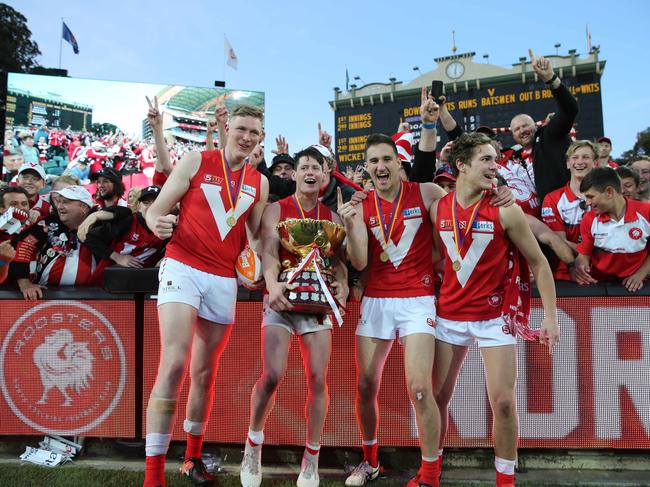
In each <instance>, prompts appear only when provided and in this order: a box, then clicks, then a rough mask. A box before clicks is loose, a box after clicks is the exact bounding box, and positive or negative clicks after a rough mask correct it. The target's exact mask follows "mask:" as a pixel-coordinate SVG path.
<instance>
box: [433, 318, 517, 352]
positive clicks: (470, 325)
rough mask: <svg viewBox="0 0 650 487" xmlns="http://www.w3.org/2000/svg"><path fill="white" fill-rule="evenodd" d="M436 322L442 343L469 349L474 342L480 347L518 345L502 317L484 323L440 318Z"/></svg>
mask: <svg viewBox="0 0 650 487" xmlns="http://www.w3.org/2000/svg"><path fill="white" fill-rule="evenodd" d="M436 320H437V325H436V336H437V337H438V340H440V341H441V342H445V343H450V344H452V345H458V346H461V347H468V346H470V345H472V344H473V343H474V342H478V346H479V347H499V346H501V345H516V344H517V338H516V337H514V336H513V335H512V333H510V329H509V328H508V326H507V325H506V322H505V321H504V320H503V318H501V317H499V318H492V319H491V320H483V321H453V320H446V319H444V318H441V317H439V316H438V318H436Z"/></svg>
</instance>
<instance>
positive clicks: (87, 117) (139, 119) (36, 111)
mask: <svg viewBox="0 0 650 487" xmlns="http://www.w3.org/2000/svg"><path fill="white" fill-rule="evenodd" d="M145 97H149V98H150V99H151V100H153V98H154V97H157V99H158V104H159V109H160V111H161V113H162V117H163V132H164V135H165V139H166V141H167V144H168V147H169V149H170V152H171V155H172V160H176V159H178V158H180V157H182V156H183V154H184V153H185V152H188V151H191V150H202V149H203V148H204V147H205V143H206V136H207V122H208V120H210V119H211V118H213V117H214V112H215V109H216V107H217V106H218V105H220V104H225V106H226V107H227V108H228V109H229V110H230V111H232V109H233V108H234V107H235V106H236V105H239V104H241V103H247V104H251V105H255V106H258V107H261V108H264V93H263V92H260V91H244V90H234V89H225V88H201V87H194V86H182V85H171V84H170V85H165V84H152V83H132V82H124V81H105V80H93V79H79V78H67V77H56V76H43V75H30V74H19V73H9V75H8V83H7V114H6V132H5V150H6V152H5V154H7V152H9V153H14V154H17V155H18V156H20V154H21V151H20V147H19V146H20V144H21V140H22V139H23V138H24V137H25V135H31V136H33V137H34V145H35V146H36V147H37V148H38V149H39V154H40V158H41V162H42V163H43V164H46V163H51V162H52V161H54V162H56V163H57V164H55V165H54V169H57V167H59V168H61V167H62V168H64V169H65V168H68V167H70V165H71V164H70V163H71V162H72V161H73V159H76V158H79V157H86V158H87V159H90V162H91V163H92V162H93V161H97V160H99V161H100V162H101V165H106V164H108V165H112V166H113V167H117V168H118V169H119V168H121V167H122V166H123V165H124V166H125V167H126V168H129V169H130V170H131V171H132V172H140V171H142V170H143V169H145V168H146V167H149V166H153V161H154V160H155V157H156V154H155V150H154V143H153V137H152V130H151V127H150V126H149V123H148V120H147V111H148V105H147V101H146V98H145ZM214 140H215V143H216V144H218V134H217V133H216V132H215V133H214ZM77 147H80V149H77ZM117 159H119V161H117ZM12 161H13V159H12ZM5 162H7V161H5ZM18 162H21V161H18ZM16 164H17V162H16ZM51 167H52V165H51V164H50V165H47V167H46V169H50V168H51ZM95 167H97V165H95ZM54 172H57V171H54ZM58 172H60V171H58Z"/></svg>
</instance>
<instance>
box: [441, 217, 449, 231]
mask: <svg viewBox="0 0 650 487" xmlns="http://www.w3.org/2000/svg"><path fill="white" fill-rule="evenodd" d="M446 228H451V220H444V219H441V220H440V230H445V229H446Z"/></svg>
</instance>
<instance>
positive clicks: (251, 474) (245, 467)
mask: <svg viewBox="0 0 650 487" xmlns="http://www.w3.org/2000/svg"><path fill="white" fill-rule="evenodd" d="M239 479H240V481H241V484H242V487H260V484H261V483H262V445H257V446H253V445H251V443H250V441H248V438H246V446H245V447H244V458H243V459H242V461H241V468H240V470H239Z"/></svg>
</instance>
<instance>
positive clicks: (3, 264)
mask: <svg viewBox="0 0 650 487" xmlns="http://www.w3.org/2000/svg"><path fill="white" fill-rule="evenodd" d="M6 265H9V262H6V261H4V260H0V267H4V266H6Z"/></svg>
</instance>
